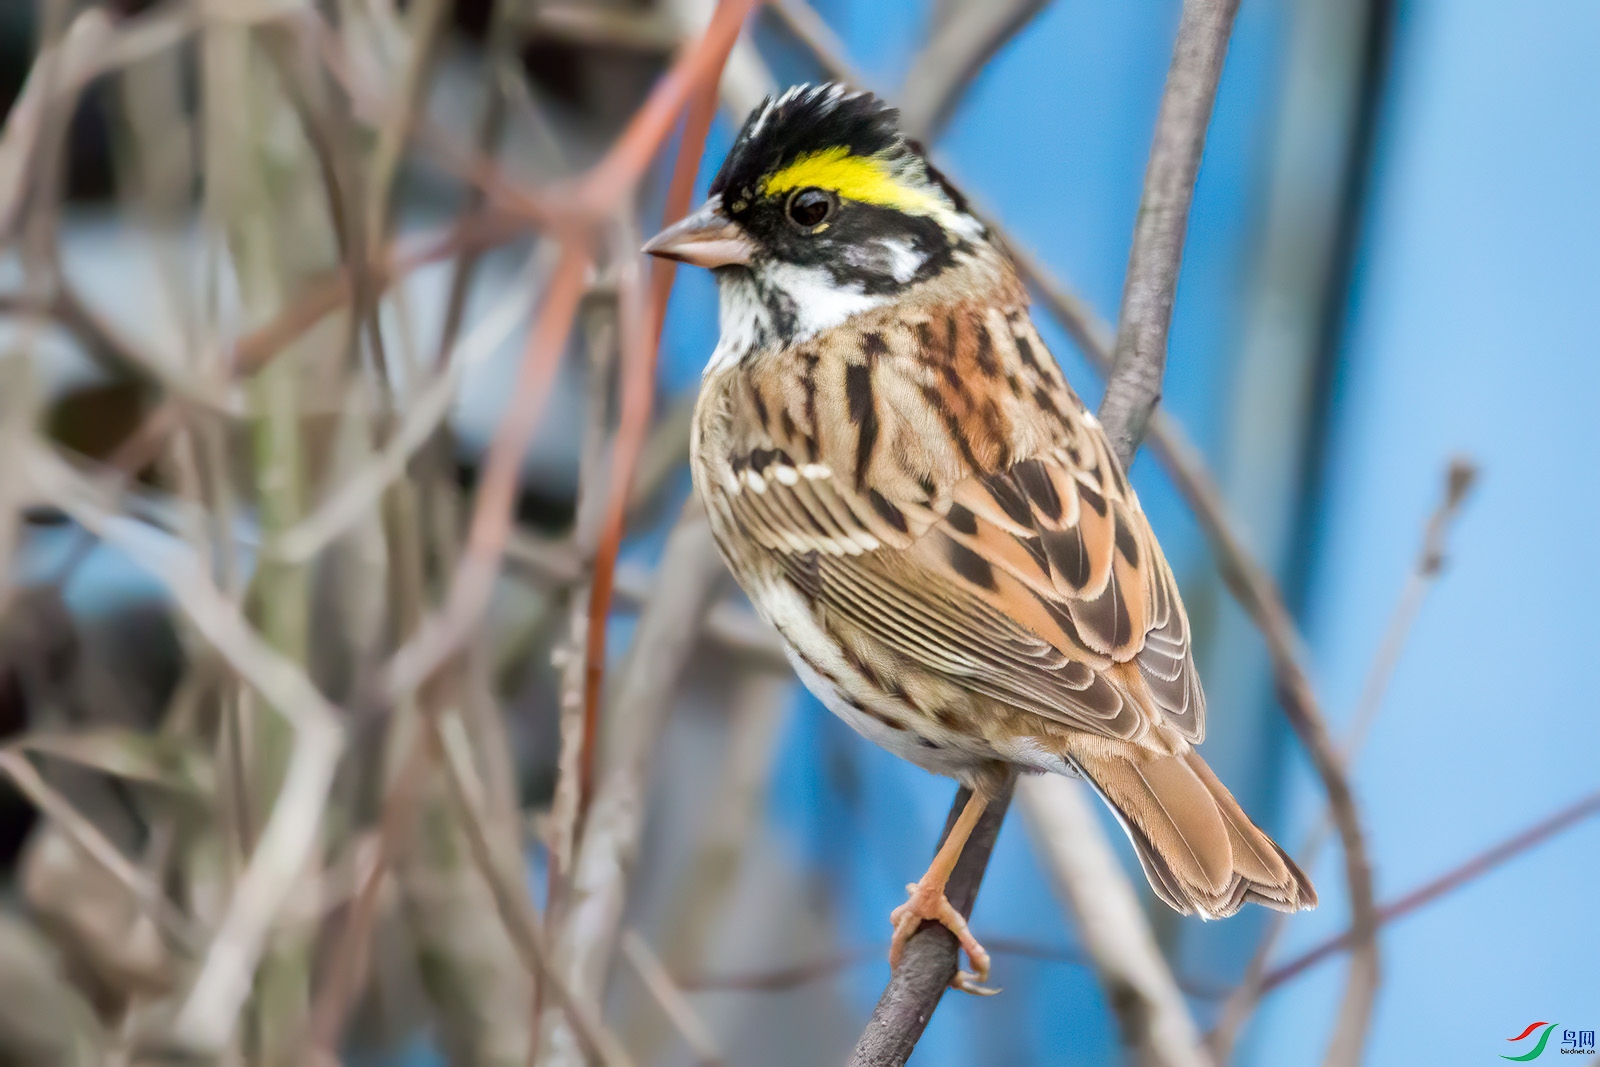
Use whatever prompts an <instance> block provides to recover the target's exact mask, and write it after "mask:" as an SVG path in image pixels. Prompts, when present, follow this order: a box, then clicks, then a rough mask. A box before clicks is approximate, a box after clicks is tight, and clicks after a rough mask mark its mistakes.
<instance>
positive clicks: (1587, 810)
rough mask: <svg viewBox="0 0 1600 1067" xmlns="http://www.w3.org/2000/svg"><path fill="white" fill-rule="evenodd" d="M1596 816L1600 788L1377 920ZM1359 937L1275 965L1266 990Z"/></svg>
mask: <svg viewBox="0 0 1600 1067" xmlns="http://www.w3.org/2000/svg"><path fill="white" fill-rule="evenodd" d="M1593 815H1600V790H1597V791H1595V792H1593V793H1590V794H1589V795H1588V796H1585V797H1583V798H1581V799H1579V800H1577V801H1575V802H1574V803H1572V804H1570V805H1568V806H1567V807H1565V808H1562V809H1561V810H1560V811H1558V812H1556V813H1555V814H1554V815H1551V816H1550V817H1549V818H1546V819H1542V820H1541V821H1539V822H1537V823H1535V824H1533V825H1532V826H1530V827H1528V828H1527V829H1525V830H1522V831H1520V832H1518V833H1516V834H1514V835H1512V836H1511V837H1509V838H1507V839H1506V840H1504V841H1501V842H1500V843H1498V844H1496V845H1493V846H1491V847H1490V848H1487V849H1485V850H1484V851H1482V852H1480V853H1478V854H1477V855H1476V856H1473V857H1472V858H1471V859H1469V860H1467V861H1466V862H1465V863H1463V864H1461V865H1460V866H1458V867H1454V868H1452V869H1451V870H1449V871H1446V872H1445V873H1444V874H1442V875H1440V876H1439V877H1438V878H1435V879H1433V881H1431V882H1428V883H1427V884H1426V885H1422V886H1418V887H1417V888H1416V889H1413V890H1412V891H1411V892H1409V893H1407V894H1406V895H1405V896H1403V897H1401V898H1400V899H1399V900H1396V901H1393V902H1392V903H1389V904H1385V905H1384V906H1383V907H1381V908H1379V909H1378V911H1377V915H1376V922H1377V924H1378V925H1380V926H1383V925H1386V924H1388V923H1390V922H1392V921H1394V920H1395V919H1398V918H1401V917H1402V916H1405V915H1409V914H1411V913H1412V912H1414V911H1417V910H1419V909H1420V908H1422V907H1424V906H1425V905H1428V904H1432V903H1433V902H1434V901H1436V900H1438V899H1439V898H1440V897H1442V896H1445V895H1446V894H1448V893H1451V892H1454V891H1455V890H1457V889H1460V888H1461V887H1462V886H1464V885H1466V884H1467V883H1468V882H1471V881H1473V880H1474V879H1477V878H1481V877H1482V876H1483V875H1485V874H1488V873H1489V872H1490V871H1492V870H1494V869H1495V868H1496V867H1499V866H1501V865H1502V864H1504V863H1507V862H1508V861H1510V860H1512V859H1515V858H1516V857H1517V856H1520V855H1522V854H1523V853H1524V852H1527V851H1528V850H1529V849H1531V848H1533V847H1535V846H1537V845H1541V844H1543V843H1544V842H1546V841H1548V840H1550V838H1552V837H1555V836H1556V835H1557V834H1559V833H1561V832H1562V831H1564V830H1568V829H1571V828H1572V827H1574V826H1576V825H1577V824H1578V823H1580V822H1582V821H1583V820H1584V819H1587V818H1589V817H1591V816H1593ZM1359 937H1360V935H1359V933H1358V931H1357V930H1356V928H1355V927H1354V926H1353V925H1352V926H1351V928H1350V929H1349V930H1346V931H1345V932H1344V933H1342V934H1340V935H1339V936H1337V937H1332V938H1329V939H1328V940H1326V941H1324V942H1323V943H1322V944H1320V945H1317V946H1316V947H1314V948H1311V949H1308V950H1307V951H1306V952H1303V953H1301V954H1300V955H1299V956H1296V957H1295V958H1294V959H1292V960H1290V961H1288V962H1287V963H1285V964H1283V965H1282V966H1279V967H1274V968H1273V969H1272V970H1271V971H1270V972H1268V974H1267V976H1266V978H1265V979H1264V980H1263V981H1262V983H1261V989H1262V992H1263V993H1268V992H1271V991H1272V990H1274V989H1276V988H1278V987H1279V986H1281V985H1283V984H1284V983H1285V982H1288V981H1291V980H1293V979H1294V978H1297V977H1299V976H1300V975H1301V974H1303V973H1304V972H1306V971H1307V970H1309V969H1311V968H1312V967H1314V966H1316V965H1317V964H1318V963H1321V962H1322V961H1323V960H1325V959H1327V958H1328V957H1329V956H1333V955H1336V954H1338V953H1340V952H1345V951H1349V950H1350V949H1352V948H1354V947H1356V946H1357V945H1359V944H1360V940H1359Z"/></svg>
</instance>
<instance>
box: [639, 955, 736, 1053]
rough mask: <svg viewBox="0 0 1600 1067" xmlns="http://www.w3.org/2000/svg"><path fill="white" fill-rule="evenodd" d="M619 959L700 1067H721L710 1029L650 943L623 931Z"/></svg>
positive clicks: (715, 1043) (715, 1042)
mask: <svg viewBox="0 0 1600 1067" xmlns="http://www.w3.org/2000/svg"><path fill="white" fill-rule="evenodd" d="M622 955H623V956H624V957H625V958H626V959H627V961H628V962H629V963H631V964H632V965H633V969H634V972H635V973H636V974H638V976H639V981H640V982H642V983H643V984H644V987H645V988H646V989H648V990H649V991H650V995H651V997H653V998H654V999H655V1002H656V1003H657V1004H658V1005H660V1006H661V1010H662V1012H663V1013H664V1014H665V1015H666V1016H667V1018H668V1019H670V1020H671V1021H672V1025H673V1026H674V1027H675V1028H676V1029H677V1031H678V1033H680V1034H682V1035H683V1040H684V1042H685V1043H687V1044H688V1046H689V1047H690V1048H691V1049H693V1050H694V1054H695V1057H696V1058H697V1059H698V1060H699V1061H700V1063H701V1064H702V1067H720V1065H721V1064H722V1063H723V1062H724V1060H723V1058H722V1053H721V1052H720V1051H719V1050H718V1049H717V1041H716V1038H715V1037H714V1036H713V1035H712V1033H711V1029H710V1027H708V1026H706V1024H705V1020H703V1019H701V1018H700V1014H699V1013H698V1012H696V1011H695V1010H694V1005H693V1004H690V1003H689V998H688V997H686V996H684V995H683V990H682V989H680V988H678V983H676V982H674V981H673V980H672V975H670V974H668V973H667V969H666V968H665V967H663V966H662V965H661V960H660V958H659V957H658V956H657V955H656V954H655V952H654V951H653V950H652V949H651V948H650V943H649V942H648V941H646V940H645V939H644V938H643V937H641V936H640V935H639V932H638V931H637V930H625V931H623V934H622Z"/></svg>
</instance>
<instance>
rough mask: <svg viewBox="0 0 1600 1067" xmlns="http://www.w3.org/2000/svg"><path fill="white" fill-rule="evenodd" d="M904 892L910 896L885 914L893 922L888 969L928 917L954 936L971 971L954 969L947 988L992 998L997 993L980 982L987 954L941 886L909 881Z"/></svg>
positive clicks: (986, 968)
mask: <svg viewBox="0 0 1600 1067" xmlns="http://www.w3.org/2000/svg"><path fill="white" fill-rule="evenodd" d="M906 893H907V894H908V895H909V898H910V899H908V900H907V901H906V902H905V903H904V904H902V905H900V906H899V907H898V908H896V909H894V911H892V912H890V913H889V921H890V922H891V923H893V924H894V938H893V939H892V940H891V941H890V942H889V969H890V970H897V969H898V968H899V966H900V959H901V957H902V956H903V955H904V954H905V946H906V942H907V941H909V940H911V935H912V934H914V933H916V932H917V927H919V926H921V925H922V923H923V922H924V920H927V919H932V920H933V921H934V922H937V923H939V924H940V925H942V926H943V927H944V928H945V929H947V930H949V931H950V932H951V933H952V934H955V935H956V940H957V941H959V942H960V943H961V948H962V949H963V951H965V952H966V954H967V959H969V960H971V961H972V970H971V971H957V972H956V976H955V977H954V978H953V979H951V980H950V988H952V989H959V990H960V991H961V992H963V993H971V994H973V995H974V996H980V997H992V996H994V995H995V994H996V993H998V992H1000V990H998V989H994V988H991V987H989V986H986V985H984V984H983V983H984V982H986V981H988V980H989V953H988V951H987V950H985V949H984V947H983V946H982V945H980V944H979V943H978V939H977V938H976V937H974V936H972V930H971V929H970V928H969V927H968V926H967V920H966V918H965V917H963V916H962V914H961V913H960V912H959V911H957V910H956V909H955V906H954V905H953V904H951V903H950V898H948V897H946V896H945V895H944V890H943V888H942V887H937V888H936V887H934V886H931V885H926V884H924V883H923V882H913V883H912V884H910V885H908V886H906Z"/></svg>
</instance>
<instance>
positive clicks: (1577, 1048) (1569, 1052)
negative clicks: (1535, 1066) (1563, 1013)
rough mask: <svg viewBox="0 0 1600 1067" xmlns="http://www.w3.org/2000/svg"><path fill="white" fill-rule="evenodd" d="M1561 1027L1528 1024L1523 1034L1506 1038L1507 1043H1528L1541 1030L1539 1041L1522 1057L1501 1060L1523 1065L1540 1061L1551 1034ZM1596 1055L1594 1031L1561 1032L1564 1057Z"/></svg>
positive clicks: (1504, 1057)
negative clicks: (1535, 1060) (1536, 1060)
mask: <svg viewBox="0 0 1600 1067" xmlns="http://www.w3.org/2000/svg"><path fill="white" fill-rule="evenodd" d="M1559 1025H1560V1024H1559V1023H1548V1022H1544V1021H1540V1022H1536V1023H1529V1024H1528V1028H1527V1029H1526V1030H1524V1031H1522V1033H1520V1034H1518V1035H1517V1036H1516V1037H1508V1038H1506V1040H1507V1041H1526V1040H1527V1039H1528V1038H1529V1037H1530V1036H1531V1035H1532V1034H1533V1032H1534V1031H1535V1030H1539V1031H1540V1033H1539V1040H1538V1041H1536V1042H1534V1045H1533V1047H1532V1048H1531V1049H1528V1051H1526V1052H1524V1053H1522V1054H1521V1055H1517V1056H1507V1055H1504V1054H1502V1055H1501V1057H1500V1058H1501V1059H1503V1060H1512V1061H1514V1062H1517V1063H1522V1062H1525V1061H1527V1060H1533V1059H1538V1058H1539V1057H1540V1056H1542V1055H1544V1047H1545V1045H1546V1044H1547V1043H1548V1042H1549V1040H1550V1034H1551V1032H1553V1031H1554V1030H1555V1028H1556V1027H1557V1026H1559ZM1522 1047H1523V1048H1527V1046H1526V1045H1524V1046H1522ZM1594 1054H1595V1047H1594V1031H1593V1030H1563V1031H1561V1055H1563V1056H1593V1055H1594Z"/></svg>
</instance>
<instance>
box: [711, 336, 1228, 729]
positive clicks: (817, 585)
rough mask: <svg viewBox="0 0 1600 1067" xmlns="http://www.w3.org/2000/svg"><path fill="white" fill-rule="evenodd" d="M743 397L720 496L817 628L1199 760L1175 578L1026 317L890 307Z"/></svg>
mask: <svg viewBox="0 0 1600 1067" xmlns="http://www.w3.org/2000/svg"><path fill="white" fill-rule="evenodd" d="M739 377H740V380H739V381H738V382H737V383H735V384H732V385H730V386H729V387H728V389H729V395H728V397H727V399H726V402H727V403H730V404H732V405H735V406H738V407H741V408H743V409H744V410H745V412H746V414H747V415H748V416H749V417H747V418H740V419H734V420H732V424H733V425H738V426H745V427H750V428H752V430H753V435H752V436H749V437H748V438H747V439H744V440H730V441H729V442H727V444H728V445H729V453H728V456H727V465H726V467H725V468H723V475H722V477H723V480H724V482H725V485H724V486H723V488H724V490H725V491H724V492H723V493H721V494H719V495H720V496H721V497H722V499H723V501H724V502H725V503H724V506H725V507H726V508H727V509H728V512H729V514H730V517H731V518H732V519H733V520H734V521H735V522H736V523H737V524H738V525H739V527H740V528H741V529H742V531H743V532H744V534H745V535H746V537H747V538H748V539H749V540H750V541H753V542H754V543H755V544H756V545H759V546H760V547H761V548H762V549H764V550H766V551H767V552H768V553H770V554H771V555H772V557H773V558H774V559H775V560H776V561H777V562H778V564H779V566H780V568H781V570H782V572H783V573H784V574H785V575H787V577H788V579H789V580H790V581H791V582H792V583H793V584H794V585H796V586H797V587H799V588H800V589H801V590H802V591H803V592H805V594H806V596H807V597H808V598H809V599H810V601H811V602H812V603H813V604H814V605H816V608H817V610H818V611H819V613H821V614H823V615H824V616H825V617H826V618H827V619H829V620H833V621H835V622H836V623H843V624H848V625H849V626H851V627H853V628H854V629H856V630H858V631H860V632H863V633H865V634H868V635H870V637H871V638H872V639H873V640H874V641H876V642H879V643H881V644H882V645H884V646H885V647H886V648H887V649H888V650H890V651H891V652H892V653H894V654H896V655H898V656H901V657H905V658H907V659H909V660H911V661H912V662H914V663H916V664H917V665H919V666H920V667H922V668H924V669H926V670H929V671H932V672H935V673H936V674H939V675H942V676H944V677H947V678H949V679H950V680H952V681H953V682H956V683H957V684H959V685H961V686H963V687H965V688H968V689H970V690H973V691H975V692H980V693H983V694H985V695H988V696H991V697H993V698H995V699H996V700H1000V701H1003V702H1005V703H1007V704H1010V705H1013V706H1016V707H1019V708H1024V709H1026V710H1029V711H1033V712H1036V713H1038V714H1040V715H1043V716H1046V717H1049V718H1052V719H1056V720H1059V721H1062V722H1064V723H1067V724H1068V725H1071V726H1073V727H1076V728H1079V729H1086V730H1091V731H1094V732H1097V733H1102V734H1106V735H1110V736H1115V737H1122V738H1132V737H1134V736H1137V735H1139V734H1141V733H1143V732H1144V730H1145V729H1146V728H1147V727H1148V726H1149V725H1151V724H1153V722H1154V721H1155V718H1156V716H1160V717H1161V718H1164V719H1165V720H1166V721H1167V722H1168V723H1169V724H1170V725H1171V726H1173V727H1175V728H1176V729H1177V730H1178V731H1179V732H1180V733H1181V734H1182V735H1183V736H1185V737H1187V738H1188V739H1190V740H1191V741H1196V742H1198V741H1199V740H1200V738H1201V735H1202V732H1203V729H1204V698H1203V696H1202V695H1201V690H1200V685H1199V682H1198V679H1197V677H1196V673H1195V668H1194V661H1193V658H1192V655H1191V651H1190V641H1189V628H1188V620H1187V618H1186V616H1185V614H1184V611H1183V605H1182V603H1181V601H1180V600H1179V597H1178V592H1177V589H1176V586H1175V583H1174V581H1173V577H1172V572H1171V570H1170V568H1169V567H1168V566H1167V562H1166V560H1165V558H1164V557H1163V556H1162V553H1161V549H1160V547H1159V545H1157V543H1156V540H1155V537H1154V535H1153V534H1152V532H1151V530H1150V527H1149V524H1148V523H1147V521H1146V520H1145V517H1144V514H1143V513H1142V512H1141V511H1140V509H1139V505H1138V501H1137V499H1136V498H1135V496H1134V495H1133V493H1132V491H1131V489H1130V488H1129V487H1128V485H1127V482H1126V480H1125V478H1124V477H1123V475H1122V472H1121V470H1120V468H1119V467H1118V465H1117V463H1116V461H1115V460H1114V459H1113V458H1112V456H1111V454H1110V451H1109V448H1108V446H1107V444H1106V441H1105V437H1104V435H1103V433H1102V432H1101V430H1100V428H1099V425H1098V423H1096V422H1095V421H1094V420H1093V418H1092V416H1090V415H1088V414H1087V412H1085V411H1084V409H1083V405H1082V403H1081V402H1080V401H1079V400H1078V398H1077V397H1076V396H1075V395H1074V394H1073V393H1072V391H1071V389H1070V388H1069V387H1068V386H1067V384H1066V382H1065V380H1064V379H1062V377H1061V374H1060V371H1059V370H1058V369H1057V368H1056V366H1055V363H1054V360H1052V359H1051V358H1050V357H1049V355H1048V353H1047V352H1046V350H1045V349H1044V346H1043V343H1042V342H1041V341H1040V339H1039V337H1038V334H1037V332H1036V331H1035V330H1034V329H1033V325H1032V323H1031V321H1029V319H1028V316H1027V313H1026V311H1025V310H1021V309H1014V310H1011V311H1010V312H1009V313H1006V312H1004V311H1002V310H999V309H994V308H972V307H966V308H962V309H960V310H958V311H956V312H955V313H938V312H933V313H926V314H919V313H907V312H906V311H904V310H903V309H900V310H897V311H895V312H894V313H893V314H892V315H884V316H881V317H880V318H879V319H878V320H869V321H868V322H867V323H865V324H864V326H863V327H861V328H859V329H858V328H852V329H851V330H849V331H843V330H841V331H836V332H835V333H834V334H833V335H829V336H826V337H824V338H822V339H819V340H818V341H817V342H815V343H814V344H813V346H812V347H811V348H810V349H809V350H805V351H802V352H801V353H800V354H799V356H798V358H797V357H796V356H795V355H794V354H792V353H791V354H787V355H785V356H784V357H782V358H774V359H771V360H769V361H767V362H764V363H757V364H756V365H755V366H753V367H750V368H748V369H747V370H745V371H743V372H741V373H740V376H739Z"/></svg>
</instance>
